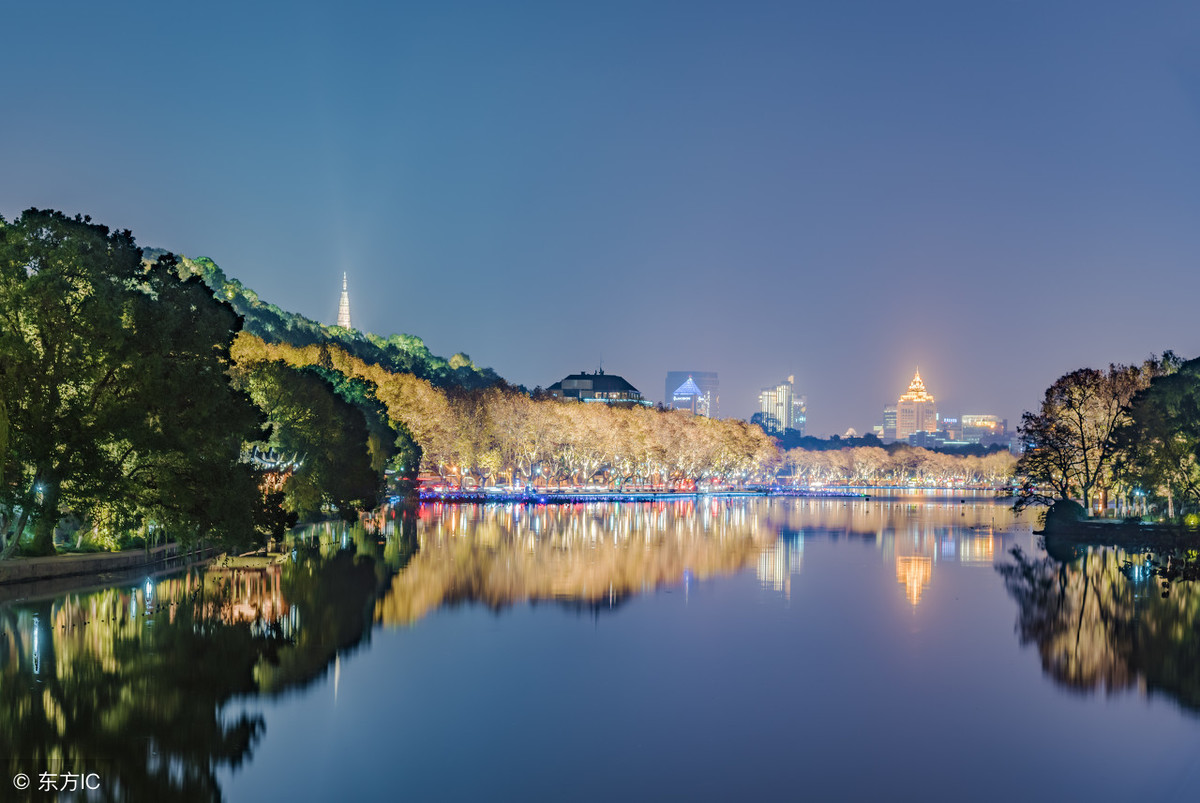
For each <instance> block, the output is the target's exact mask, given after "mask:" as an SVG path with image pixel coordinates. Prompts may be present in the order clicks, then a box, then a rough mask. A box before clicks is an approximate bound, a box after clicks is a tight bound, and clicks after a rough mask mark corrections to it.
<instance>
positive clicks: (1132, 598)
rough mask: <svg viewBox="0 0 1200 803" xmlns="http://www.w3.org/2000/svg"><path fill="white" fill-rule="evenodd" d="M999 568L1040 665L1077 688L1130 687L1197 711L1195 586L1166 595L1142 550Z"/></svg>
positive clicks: (1199, 665)
mask: <svg viewBox="0 0 1200 803" xmlns="http://www.w3.org/2000/svg"><path fill="white" fill-rule="evenodd" d="M1013 555H1014V558H1015V562H1014V563H1012V564H1009V565H1006V566H1002V567H999V568H998V571H999V572H1000V573H1001V574H1002V575H1003V576H1004V583H1005V586H1006V587H1007V588H1008V591H1009V593H1010V594H1011V595H1012V596H1013V598H1014V599H1016V601H1017V604H1018V606H1019V612H1018V616H1017V633H1018V635H1019V637H1020V639H1021V643H1022V644H1030V643H1034V644H1037V647H1038V652H1039V654H1040V655H1041V658H1042V668H1043V670H1044V671H1045V672H1046V673H1047V674H1049V675H1050V676H1051V677H1053V678H1054V679H1055V680H1056V681H1058V682H1059V683H1061V684H1063V685H1065V686H1068V687H1070V688H1073V689H1077V690H1081V691H1091V690H1096V689H1105V690H1106V691H1108V692H1112V691H1115V690H1120V689H1128V688H1132V687H1134V686H1139V687H1143V688H1145V689H1148V690H1150V691H1155V690H1157V691H1161V692H1163V693H1165V694H1167V695H1168V696H1169V697H1171V698H1173V699H1175V700H1177V701H1178V702H1179V703H1180V704H1182V705H1183V706H1184V707H1186V708H1189V709H1191V710H1193V711H1200V638H1198V636H1200V631H1198V627H1200V617H1198V613H1200V588H1198V587H1197V586H1196V585H1195V584H1193V583H1184V584H1180V585H1176V586H1174V587H1173V588H1172V590H1171V593H1170V594H1168V595H1166V596H1164V595H1163V594H1162V593H1160V592H1159V587H1158V585H1157V582H1158V581H1157V580H1156V579H1155V578H1154V576H1153V572H1152V571H1151V570H1150V569H1151V567H1150V566H1149V565H1147V563H1146V562H1145V561H1144V560H1143V559H1142V557H1141V556H1139V555H1132V556H1129V555H1126V554H1125V553H1122V552H1120V551H1119V550H1112V549H1103V550H1092V551H1089V552H1088V553H1087V554H1085V555H1083V556H1081V557H1080V558H1078V559H1077V560H1075V561H1074V562H1072V563H1059V562H1058V561H1056V560H1054V559H1052V558H1043V559H1040V560H1038V559H1034V558H1030V557H1028V556H1026V555H1024V554H1023V553H1021V552H1020V550H1014V551H1013Z"/></svg>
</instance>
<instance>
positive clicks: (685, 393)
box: [671, 376, 708, 416]
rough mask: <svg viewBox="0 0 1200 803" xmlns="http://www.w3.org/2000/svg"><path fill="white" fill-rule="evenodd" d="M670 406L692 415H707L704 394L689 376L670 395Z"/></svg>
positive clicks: (706, 402)
mask: <svg viewBox="0 0 1200 803" xmlns="http://www.w3.org/2000/svg"><path fill="white" fill-rule="evenodd" d="M671 406H672V407H673V408H675V409H676V410H687V411H688V412H689V413H691V414H692V415H703V416H707V415H708V401H707V400H706V399H705V397H704V392H703V391H701V390H700V386H699V385H697V384H696V382H695V381H694V380H693V379H692V378H691V377H690V376H689V377H688V378H687V380H686V381H685V382H684V383H683V384H682V385H680V386H679V387H677V388H675V392H674V393H672V394H671Z"/></svg>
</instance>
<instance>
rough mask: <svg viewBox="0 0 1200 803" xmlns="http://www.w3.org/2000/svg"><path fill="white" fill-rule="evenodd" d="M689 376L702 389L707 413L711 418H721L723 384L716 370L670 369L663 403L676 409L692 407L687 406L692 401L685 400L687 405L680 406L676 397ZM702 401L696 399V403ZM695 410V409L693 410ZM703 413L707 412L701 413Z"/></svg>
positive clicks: (701, 393)
mask: <svg viewBox="0 0 1200 803" xmlns="http://www.w3.org/2000/svg"><path fill="white" fill-rule="evenodd" d="M689 378H690V379H691V380H692V382H693V383H694V384H695V385H696V388H697V389H698V390H699V391H700V396H701V397H702V401H703V403H704V405H706V407H707V409H708V413H707V414H706V415H708V417H709V418H719V417H720V415H721V395H720V394H721V385H720V382H719V381H718V379H717V372H716V371H668V372H667V383H666V389H665V391H664V395H663V403H664V404H665V405H667V406H669V407H674V408H675V409H676V410H681V409H685V408H686V409H690V408H687V407H686V405H687V404H689V403H690V402H688V401H687V400H685V407H680V406H679V404H677V403H676V402H675V398H674V397H675V392H676V390H678V389H679V388H680V387H681V386H682V385H683V384H684V383H685V382H687V380H688V379H689ZM700 401H701V400H696V402H695V403H696V404H697V405H699V404H700ZM693 412H695V411H694V410H693ZM701 415H705V414H704V413H701Z"/></svg>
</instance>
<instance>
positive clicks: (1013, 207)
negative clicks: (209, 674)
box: [0, 0, 1200, 434]
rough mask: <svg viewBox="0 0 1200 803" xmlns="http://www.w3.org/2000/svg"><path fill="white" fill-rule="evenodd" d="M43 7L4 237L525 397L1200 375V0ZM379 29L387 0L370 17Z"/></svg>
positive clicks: (845, 412)
mask: <svg viewBox="0 0 1200 803" xmlns="http://www.w3.org/2000/svg"><path fill="white" fill-rule="evenodd" d="M375 5H377V4H354V3H337V4H333V3H329V4H317V5H313V4H303V3H278V4H274V5H270V4H257V6H256V8H254V9H249V8H244V7H243V4H242V3H229V4H224V3H193V4H186V5H183V4H174V3H162V2H154V3H140V4H137V3H117V4H108V3H95V2H86V3H79V4H69V3H23V4H19V5H14V6H10V7H6V8H5V11H4V14H3V17H4V22H3V24H4V29H5V32H6V36H5V44H4V47H3V49H0V69H2V71H3V75H4V77H5V84H4V85H5V91H4V95H3V100H2V101H0V214H2V215H4V216H5V217H6V218H9V219H11V218H12V217H14V216H16V215H17V214H19V212H20V211H21V210H23V209H25V208H27V207H30V206H38V207H43V208H55V209H61V210H63V211H66V212H70V213H74V212H83V213H87V214H90V215H92V216H93V217H94V218H95V219H97V220H99V221H100V222H103V223H106V224H108V225H110V226H113V227H118V228H129V229H132V230H133V232H134V234H135V235H136V236H137V238H138V241H139V242H140V243H141V244H142V245H145V246H158V247H163V248H169V249H172V250H175V251H177V252H180V253H183V254H187V255H190V256H198V255H205V256H209V257H211V258H213V259H214V260H215V261H216V262H217V263H218V264H220V265H221V267H222V268H223V269H224V270H225V271H226V273H228V274H229V275H231V276H234V277H236V278H238V279H241V280H242V281H244V282H245V283H246V284H247V285H249V286H250V287H252V288H254V289H256V290H257V291H258V292H259V294H260V295H261V296H262V297H263V298H265V299H266V300H268V301H271V302H273V303H275V304H278V305H279V306H282V307H284V308H287V309H291V310H294V311H297V312H300V313H303V314H305V315H308V316H310V317H313V318H316V319H318V320H322V321H325V322H330V323H332V322H333V320H334V319H335V317H336V314H337V300H338V292H339V290H340V283H341V272H342V271H343V270H345V271H348V272H349V275H350V290H351V299H352V305H353V312H354V318H355V323H356V325H357V326H358V327H359V328H363V329H366V330H370V331H375V332H379V333H383V334H387V333H391V332H397V331H399V332H410V333H413V334H416V335H419V336H421V337H423V338H424V339H425V340H426V342H427V343H428V344H429V347H430V348H431V349H432V350H433V351H434V352H435V353H438V354H442V355H445V356H449V355H450V354H452V353H454V352H457V351H465V352H467V353H468V354H470V355H471V357H472V358H473V359H474V360H475V361H476V362H477V363H479V364H481V365H489V366H492V367H493V368H495V369H496V370H497V371H498V372H499V373H500V374H501V375H503V376H504V377H506V378H507V379H509V380H511V381H513V382H518V383H523V384H525V385H527V386H529V387H533V386H535V385H543V386H545V385H549V384H550V383H552V382H554V381H556V380H558V379H560V378H562V377H563V376H564V375H565V374H567V373H573V372H576V371H579V370H582V369H588V370H593V369H595V368H596V367H597V366H598V365H599V364H600V363H601V361H603V365H604V368H605V370H606V371H609V372H612V373H619V374H622V375H623V376H625V377H626V378H627V379H629V380H630V381H631V382H633V383H634V384H635V385H636V386H638V387H639V388H640V389H641V390H642V391H643V392H644V393H645V394H646V395H647V396H649V397H651V398H653V399H655V400H657V399H658V398H659V395H660V394H661V393H662V391H663V381H664V377H665V373H666V372H667V371H669V370H711V371H718V372H719V373H720V377H721V413H722V415H725V416H738V417H748V416H749V415H750V414H751V413H752V412H753V411H754V409H755V407H756V404H757V393H758V389H759V388H760V387H761V386H764V385H767V384H772V383H774V382H775V381H777V380H778V379H780V378H781V377H783V376H786V375H788V374H795V375H796V380H797V385H798V386H799V389H800V390H801V391H802V392H804V393H806V394H807V395H808V398H809V422H810V426H809V430H810V432H812V433H816V434H823V433H832V432H842V431H844V430H845V429H846V428H847V427H850V426H853V427H856V428H857V429H859V430H860V431H862V430H869V429H870V426H871V425H872V424H873V423H875V422H876V420H878V419H879V417H880V410H881V408H882V407H883V405H884V404H885V403H888V402H889V401H891V402H894V400H895V399H896V397H897V396H898V395H899V394H900V393H901V392H902V391H903V389H904V387H905V386H906V385H907V383H908V380H909V378H910V377H911V376H912V372H913V368H914V366H916V365H918V364H919V365H920V368H921V374H922V376H923V377H924V379H925V380H926V384H927V385H928V387H929V389H930V390H931V391H932V392H933V393H934V394H935V395H936V396H937V397H938V401H939V407H940V409H941V412H942V413H943V414H948V415H954V414H958V413H962V412H994V413H997V414H1000V415H1003V416H1005V417H1007V418H1009V419H1010V423H1012V424H1014V425H1015V423H1016V420H1017V419H1019V417H1020V413H1021V411H1022V410H1025V409H1030V408H1032V407H1034V406H1035V405H1036V404H1037V403H1038V401H1039V400H1040V397H1041V394H1042V392H1043V391H1044V389H1045V387H1046V386H1047V385H1048V384H1049V383H1050V382H1052V381H1053V380H1054V379H1055V378H1056V377H1058V376H1059V375H1061V374H1063V373H1066V372H1067V371H1070V370H1073V369H1075V368H1078V367H1082V366H1085V365H1093V366H1102V365H1105V364H1107V363H1109V362H1113V361H1117V362H1131V361H1140V360H1141V359H1144V358H1145V357H1147V356H1148V355H1150V354H1151V353H1152V352H1159V351H1161V350H1163V349H1164V348H1170V349H1174V350H1175V351H1176V352H1177V353H1179V354H1182V355H1184V356H1187V357H1192V356H1197V355H1198V354H1200V322H1198V319H1197V315H1196V309H1197V298H1198V296H1200V293H1198V291H1200V264H1198V259H1197V255H1198V254H1200V5H1197V4H1196V3H1194V2H1180V3H1137V4H1134V3H1111V2H1076V3H1062V4H1057V3H1047V2H1028V3H1025V2H1004V3H988V4H984V3H962V2H947V3H909V2H905V3H896V2H877V3H853V2H842V3H832V2H829V3H800V2H782V3H753V2H720V3H705V2H697V1H696V0H690V1H689V2H680V3H665V2H663V3H653V2H645V1H642V2H608V1H606V2H591V3H584V2H546V3H532V2H527V3H497V2H487V1H484V2H473V3H468V2H441V1H439V2H428V3H394V4H390V8H388V9H387V10H380V9H378V8H374V7H373V6H375ZM378 5H382V4H378Z"/></svg>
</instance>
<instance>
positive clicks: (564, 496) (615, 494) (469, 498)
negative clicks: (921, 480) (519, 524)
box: [416, 485, 1004, 505]
mask: <svg viewBox="0 0 1200 803" xmlns="http://www.w3.org/2000/svg"><path fill="white" fill-rule="evenodd" d="M1003 490H1004V489H1002V488H935V487H912V486H907V485H883V486H868V485H863V486H837V487H834V488H818V489H812V488H795V489H792V488H787V489H778V488H774V489H756V490H741V491H565V490H544V491H534V492H528V493H527V492H519V493H495V492H489V491H486V490H484V491H480V490H466V491H462V490H448V491H439V492H434V491H427V490H423V491H420V492H418V493H417V495H416V497H417V500H418V501H419V502H443V503H449V504H480V503H489V502H491V503H496V504H527V505H562V504H568V505H569V504H587V503H590V502H673V501H687V500H698V499H701V498H712V499H736V498H748V497H769V498H775V497H781V498H798V499H871V498H873V497H874V498H888V497H894V496H898V495H904V496H910V495H924V494H936V495H939V496H953V495H957V494H963V495H968V494H969V495H972V496H975V497H976V498H978V496H979V494H985V493H986V494H992V495H993V496H995V497H998V496H999V495H1000V494H1001V493H1002V492H1003ZM868 491H873V492H874V493H867V492H868Z"/></svg>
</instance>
